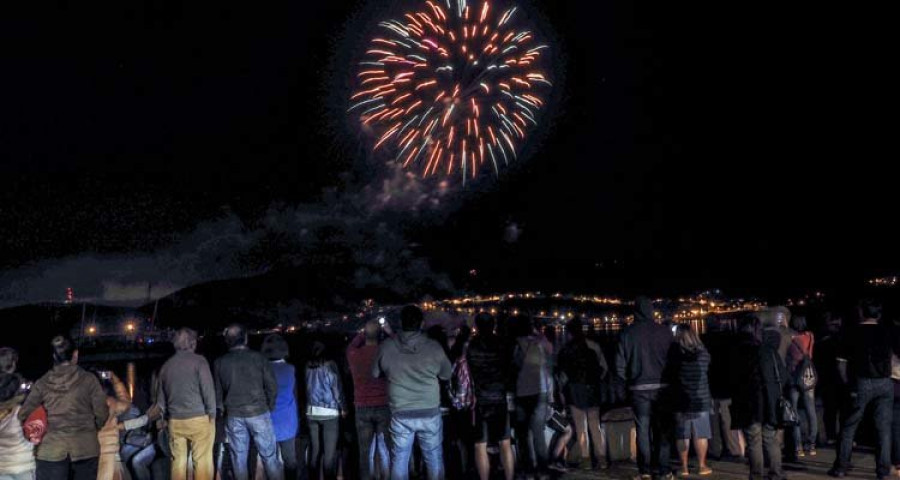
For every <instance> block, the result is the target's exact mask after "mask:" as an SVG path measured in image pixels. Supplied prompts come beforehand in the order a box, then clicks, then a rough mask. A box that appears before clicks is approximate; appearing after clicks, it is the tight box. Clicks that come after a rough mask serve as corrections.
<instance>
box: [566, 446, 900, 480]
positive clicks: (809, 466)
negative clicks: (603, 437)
mask: <svg viewBox="0 0 900 480" xmlns="http://www.w3.org/2000/svg"><path fill="white" fill-rule="evenodd" d="M818 453H819V454H818V455H817V456H815V457H807V458H804V459H803V461H802V462H800V463H786V464H785V474H786V475H787V478H788V479H790V480H812V479H825V478H831V477H829V476H828V474H827V472H828V469H829V468H831V465H832V462H834V453H835V452H834V449H833V448H822V449H820V450H819V452H818ZM692 461H693V459H692ZM853 463H854V469H853V471H851V472H848V474H847V476H846V477H845V478H847V479H851V480H862V479H866V480H871V479H874V478H875V463H874V457H873V455H872V450H869V449H861V450H859V451H858V452H857V453H854V455H853ZM673 465H674V463H673ZM695 465H696V463H692V468H693V470H692V471H693V472H696V468H695ZM710 466H711V467H712V469H713V471H714V473H713V474H712V475H709V476H705V477H701V476H699V475H696V474H692V475H691V476H690V477H687V478H693V479H722V480H732V479H734V480H746V479H747V478H748V477H749V475H748V469H747V465H746V464H744V463H733V462H710ZM636 474H637V466H636V465H635V464H633V463H619V464H616V465H615V466H613V468H611V469H609V470H605V471H601V472H585V471H580V470H571V471H570V472H569V473H567V474H565V475H563V476H562V477H561V478H563V479H565V480H589V479H590V480H597V479H602V480H607V479H609V480H627V479H630V478H632V477H633V476H634V475H636ZM898 478H900V477H898Z"/></svg>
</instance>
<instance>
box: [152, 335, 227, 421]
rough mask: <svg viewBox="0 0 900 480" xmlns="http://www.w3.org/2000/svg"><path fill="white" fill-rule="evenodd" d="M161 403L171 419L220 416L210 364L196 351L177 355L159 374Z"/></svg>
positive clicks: (180, 352) (159, 399) (161, 406)
mask: <svg viewBox="0 0 900 480" xmlns="http://www.w3.org/2000/svg"><path fill="white" fill-rule="evenodd" d="M158 395H159V397H158V403H159V406H160V408H162V409H163V411H165V412H166V415H167V416H168V418H174V419H177V420H185V419H188V418H195V417H201V416H204V415H210V416H213V415H215V414H216V387H215V385H214V384H213V378H212V374H211V373H210V371H209V362H207V361H206V359H205V358H203V357H202V356H200V355H197V354H196V353H194V352H187V351H179V352H177V353H175V355H173V356H172V358H170V359H169V360H168V361H167V362H166V363H165V364H164V365H163V367H162V369H161V370H160V372H159V392H158Z"/></svg>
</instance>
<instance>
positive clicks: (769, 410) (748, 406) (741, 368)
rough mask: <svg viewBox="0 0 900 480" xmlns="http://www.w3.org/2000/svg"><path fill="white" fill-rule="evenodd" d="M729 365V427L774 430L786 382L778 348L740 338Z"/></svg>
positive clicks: (785, 373)
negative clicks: (731, 371) (731, 368)
mask: <svg viewBox="0 0 900 480" xmlns="http://www.w3.org/2000/svg"><path fill="white" fill-rule="evenodd" d="M732 365H733V366H734V375H733V377H732V392H733V393H734V396H733V397H732V400H731V425H732V426H733V427H734V428H747V427H749V426H750V425H753V424H755V423H762V424H765V425H770V426H777V425H778V418H777V406H778V399H779V398H780V397H781V395H782V392H783V391H784V385H785V382H786V380H787V371H786V369H785V367H784V362H783V361H782V360H781V357H780V356H779V355H778V350H777V347H775V346H774V345H765V344H764V345H758V344H756V343H755V342H754V341H753V340H752V339H750V338H743V339H741V341H740V342H739V343H738V345H737V347H736V348H735V350H734V357H733V361H732ZM779 378H780V381H779Z"/></svg>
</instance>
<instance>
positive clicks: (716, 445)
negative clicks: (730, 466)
mask: <svg viewBox="0 0 900 480" xmlns="http://www.w3.org/2000/svg"><path fill="white" fill-rule="evenodd" d="M736 345H737V340H736V336H735V335H734V334H733V333H732V332H728V331H719V332H713V333H709V334H708V335H707V336H706V347H707V351H708V352H709V355H710V364H709V392H710V394H711V395H712V416H711V417H710V424H711V426H712V434H713V435H712V438H711V439H710V441H709V454H710V455H711V456H712V457H713V458H714V459H716V460H721V459H725V458H731V459H737V458H742V457H743V456H744V448H743V447H742V445H741V443H742V440H741V436H740V433H739V431H738V430H734V429H733V428H732V425H731V403H732V398H733V397H734V395H733V393H732V390H731V386H732V383H733V382H732V380H731V377H732V376H733V375H734V372H733V369H732V365H733V359H732V358H733V357H734V352H733V350H734V347H735V346H736Z"/></svg>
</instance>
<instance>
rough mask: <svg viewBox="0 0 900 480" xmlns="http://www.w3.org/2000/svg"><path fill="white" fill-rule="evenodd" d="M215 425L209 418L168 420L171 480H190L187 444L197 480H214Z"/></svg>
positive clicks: (195, 479)
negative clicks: (188, 479)
mask: <svg viewBox="0 0 900 480" xmlns="http://www.w3.org/2000/svg"><path fill="white" fill-rule="evenodd" d="M215 440H216V424H215V423H214V422H213V421H211V420H210V419H209V417H207V416H206V415H204V416H202V417H194V418H188V419H185V420H179V419H176V418H172V419H169V448H170V449H171V451H172V480H187V478H188V462H187V457H188V442H190V447H191V460H193V462H194V480H213V477H214V476H215V470H214V468H213V442H215Z"/></svg>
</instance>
